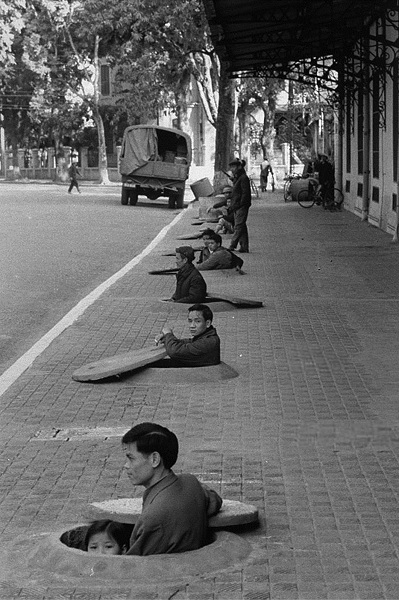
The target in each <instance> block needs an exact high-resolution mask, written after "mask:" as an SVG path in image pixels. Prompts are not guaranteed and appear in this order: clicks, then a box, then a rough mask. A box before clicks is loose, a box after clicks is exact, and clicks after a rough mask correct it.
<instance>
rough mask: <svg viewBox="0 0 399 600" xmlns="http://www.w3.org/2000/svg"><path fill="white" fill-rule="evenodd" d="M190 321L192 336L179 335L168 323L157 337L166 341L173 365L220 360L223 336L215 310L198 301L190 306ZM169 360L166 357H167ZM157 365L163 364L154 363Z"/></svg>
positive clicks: (185, 365)
mask: <svg viewBox="0 0 399 600" xmlns="http://www.w3.org/2000/svg"><path fill="white" fill-rule="evenodd" d="M187 318H188V325H189V329H190V333H191V335H192V336H193V337H192V338H183V339H179V338H177V337H176V336H175V334H174V333H173V330H172V329H171V328H170V327H169V325H168V324H165V325H164V326H163V328H162V331H161V333H160V334H159V335H157V337H156V338H155V342H156V344H163V345H164V346H165V350H166V352H167V353H168V356H169V358H170V359H171V361H170V365H165V366H171V367H206V366H210V365H218V364H219V363H220V338H219V336H218V334H217V332H216V329H215V327H214V326H213V325H212V320H213V312H212V311H211V309H210V308H209V306H207V305H206V304H194V305H193V306H190V308H189V309H188V317H187ZM164 362H165V361H164ZM153 366H159V363H154V365H153Z"/></svg>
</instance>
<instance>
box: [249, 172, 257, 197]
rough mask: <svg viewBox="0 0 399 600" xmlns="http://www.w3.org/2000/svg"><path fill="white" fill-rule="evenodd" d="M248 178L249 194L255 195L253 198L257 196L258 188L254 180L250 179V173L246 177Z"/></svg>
mask: <svg viewBox="0 0 399 600" xmlns="http://www.w3.org/2000/svg"><path fill="white" fill-rule="evenodd" d="M248 179H249V183H250V184H251V194H252V196H255V198H259V190H258V188H257V186H256V183H255V181H254V180H253V179H252V176H251V175H250V176H249V177H248Z"/></svg>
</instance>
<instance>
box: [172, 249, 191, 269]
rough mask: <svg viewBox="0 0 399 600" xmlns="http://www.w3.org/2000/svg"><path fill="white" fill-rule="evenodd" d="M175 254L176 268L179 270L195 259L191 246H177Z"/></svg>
mask: <svg viewBox="0 0 399 600" xmlns="http://www.w3.org/2000/svg"><path fill="white" fill-rule="evenodd" d="M175 252H176V266H177V267H178V268H179V269H180V268H181V267H183V266H184V265H185V264H186V263H192V262H193V260H194V258H195V253H194V250H193V249H192V247H191V246H179V247H178V248H176V250H175Z"/></svg>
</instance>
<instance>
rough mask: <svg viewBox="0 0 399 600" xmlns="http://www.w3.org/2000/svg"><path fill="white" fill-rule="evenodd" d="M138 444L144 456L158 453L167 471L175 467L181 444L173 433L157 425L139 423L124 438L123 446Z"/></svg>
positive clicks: (138, 448) (138, 449) (139, 450)
mask: <svg viewBox="0 0 399 600" xmlns="http://www.w3.org/2000/svg"><path fill="white" fill-rule="evenodd" d="M134 443H136V446H137V451H138V452H141V453H142V454H151V452H158V454H159V455H160V457H161V458H162V462H163V465H164V467H165V468H166V469H170V468H171V467H173V465H174V464H175V462H176V461H177V456H178V454H179V442H178V440H177V437H176V436H175V434H174V433H173V432H172V431H169V429H167V428H166V427H162V425H158V424H157V423H148V422H146V423H139V424H138V425H135V426H134V427H132V429H129V431H128V432H127V433H125V435H124V436H123V438H122V444H134Z"/></svg>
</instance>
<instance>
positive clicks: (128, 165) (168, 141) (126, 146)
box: [119, 125, 191, 208]
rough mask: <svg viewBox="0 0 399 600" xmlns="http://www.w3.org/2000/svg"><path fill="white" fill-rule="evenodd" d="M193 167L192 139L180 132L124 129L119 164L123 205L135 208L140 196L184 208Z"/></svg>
mask: <svg viewBox="0 0 399 600" xmlns="http://www.w3.org/2000/svg"><path fill="white" fill-rule="evenodd" d="M190 165H191V139H190V136H188V135H187V134H186V133H183V132H182V131H180V129H169V128H167V127H159V126H157V125H133V126H131V127H127V128H126V129H125V132H124V135H123V141H122V148H121V154H120V161H119V172H120V174H121V176H122V196H121V203H122V204H123V205H126V204H129V203H130V204H131V205H133V206H134V205H136V204H137V200H138V196H139V195H140V194H141V195H144V196H147V198H149V199H150V200H156V199H157V198H159V197H160V196H165V197H167V198H168V199H169V202H168V204H169V207H170V208H175V207H177V208H183V202H184V190H185V186H186V180H187V178H188V174H189V170H190Z"/></svg>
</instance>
